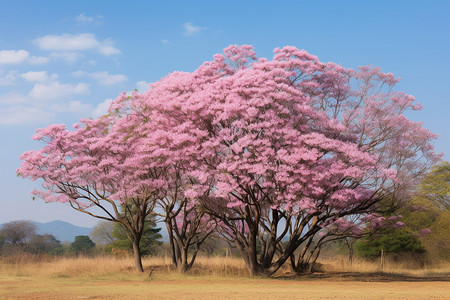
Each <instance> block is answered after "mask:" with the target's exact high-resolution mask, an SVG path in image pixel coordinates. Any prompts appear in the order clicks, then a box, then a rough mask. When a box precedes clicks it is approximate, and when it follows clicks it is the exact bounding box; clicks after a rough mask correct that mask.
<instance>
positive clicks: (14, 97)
mask: <svg viewBox="0 0 450 300" xmlns="http://www.w3.org/2000/svg"><path fill="white" fill-rule="evenodd" d="M28 102H29V99H28V98H27V96H25V95H23V94H21V93H18V92H15V91H10V92H8V93H6V94H3V95H0V105H17V104H23V103H28Z"/></svg>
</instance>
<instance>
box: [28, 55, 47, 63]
mask: <svg viewBox="0 0 450 300" xmlns="http://www.w3.org/2000/svg"><path fill="white" fill-rule="evenodd" d="M28 61H29V62H30V64H32V65H43V64H46V63H48V62H49V59H48V57H43V56H31V57H30V58H29V59H28Z"/></svg>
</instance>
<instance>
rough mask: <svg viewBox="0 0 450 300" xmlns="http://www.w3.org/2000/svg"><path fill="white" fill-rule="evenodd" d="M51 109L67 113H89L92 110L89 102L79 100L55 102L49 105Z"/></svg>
mask: <svg viewBox="0 0 450 300" xmlns="http://www.w3.org/2000/svg"><path fill="white" fill-rule="evenodd" d="M50 108H51V109H52V111H55V112H58V113H61V112H69V113H80V112H82V113H85V115H87V114H89V112H91V111H92V105H91V104H85V103H82V102H81V101H80V100H74V101H69V102H68V103H64V104H62V103H57V104H53V105H51V106H50Z"/></svg>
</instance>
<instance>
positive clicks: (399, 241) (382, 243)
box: [356, 228, 425, 257]
mask: <svg viewBox="0 0 450 300" xmlns="http://www.w3.org/2000/svg"><path fill="white" fill-rule="evenodd" d="M356 248H357V250H358V253H359V255H361V256H363V257H379V256H380V253H381V250H383V252H384V253H386V254H388V253H393V254H400V253H407V252H409V253H424V252H425V248H424V246H423V245H422V243H421V242H420V240H419V239H418V237H417V236H416V235H414V233H413V232H412V231H411V230H409V229H407V228H399V229H395V230H392V229H382V230H380V231H379V232H377V233H376V234H373V235H369V236H368V237H366V238H363V239H361V240H359V241H357V242H356Z"/></svg>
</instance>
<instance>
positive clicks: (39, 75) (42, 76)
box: [20, 71, 58, 82]
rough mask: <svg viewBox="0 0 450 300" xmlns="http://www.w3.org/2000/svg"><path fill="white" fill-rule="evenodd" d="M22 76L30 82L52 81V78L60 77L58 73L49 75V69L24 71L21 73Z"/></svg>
mask: <svg viewBox="0 0 450 300" xmlns="http://www.w3.org/2000/svg"><path fill="white" fill-rule="evenodd" d="M20 77H22V78H23V79H25V80H26V81H29V82H46V81H50V80H56V79H58V75H57V74H54V73H53V74H52V75H50V76H49V75H48V74H47V71H38V72H33V71H30V72H27V73H22V74H20Z"/></svg>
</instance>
